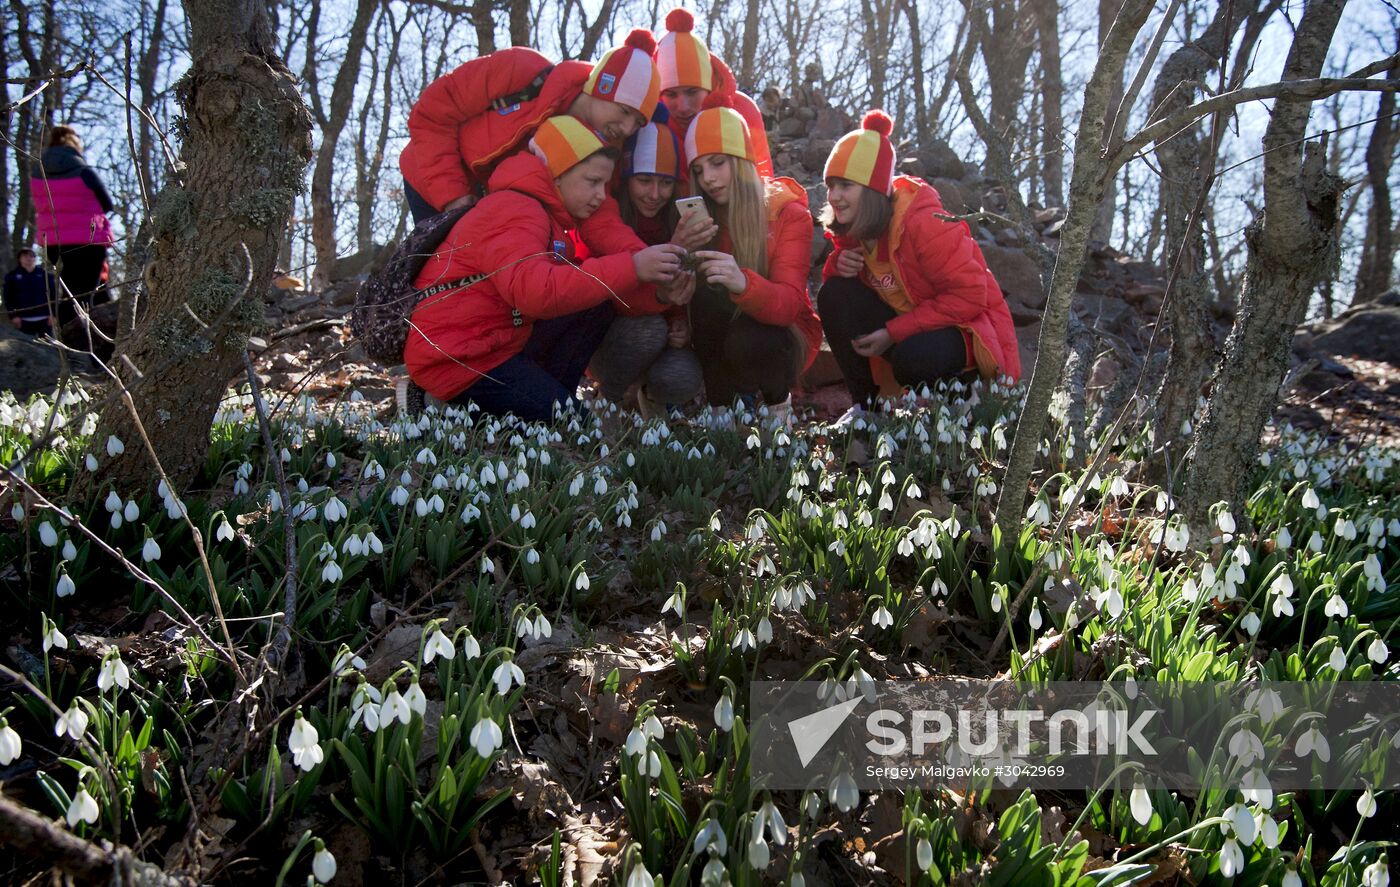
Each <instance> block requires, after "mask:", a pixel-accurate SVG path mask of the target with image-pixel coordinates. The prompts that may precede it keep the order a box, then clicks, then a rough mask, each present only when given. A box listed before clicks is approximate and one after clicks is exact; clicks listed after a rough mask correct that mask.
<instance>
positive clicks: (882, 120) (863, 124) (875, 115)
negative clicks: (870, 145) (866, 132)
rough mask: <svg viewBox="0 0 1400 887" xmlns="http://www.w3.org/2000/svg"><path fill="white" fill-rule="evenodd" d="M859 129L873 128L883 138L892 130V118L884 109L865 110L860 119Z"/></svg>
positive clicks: (887, 136) (888, 135)
mask: <svg viewBox="0 0 1400 887" xmlns="http://www.w3.org/2000/svg"><path fill="white" fill-rule="evenodd" d="M860 128H861V129H873V130H875V131H876V132H878V133H879V134H880V135H882V136H884V137H885V138H889V137H890V133H892V132H894V119H893V118H891V117H890V115H888V114H886V113H885V112H884V111H867V112H865V116H864V117H862V118H861V119H860Z"/></svg>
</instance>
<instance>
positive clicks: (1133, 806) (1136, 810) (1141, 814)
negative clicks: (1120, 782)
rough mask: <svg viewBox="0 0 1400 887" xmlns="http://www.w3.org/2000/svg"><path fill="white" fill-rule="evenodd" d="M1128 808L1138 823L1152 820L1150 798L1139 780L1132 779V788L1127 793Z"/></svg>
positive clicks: (1143, 823) (1142, 823) (1145, 823)
mask: <svg viewBox="0 0 1400 887" xmlns="http://www.w3.org/2000/svg"><path fill="white" fill-rule="evenodd" d="M1128 809H1129V811H1131V812H1132V814H1133V819H1134V820H1136V821H1137V824H1138V825H1147V823H1149V822H1151V821H1152V799H1151V798H1150V797H1148V795H1147V788H1146V786H1144V785H1143V784H1142V783H1141V782H1140V781H1137V780H1134V781H1133V790H1132V791H1131V792H1130V793H1129V794H1128Z"/></svg>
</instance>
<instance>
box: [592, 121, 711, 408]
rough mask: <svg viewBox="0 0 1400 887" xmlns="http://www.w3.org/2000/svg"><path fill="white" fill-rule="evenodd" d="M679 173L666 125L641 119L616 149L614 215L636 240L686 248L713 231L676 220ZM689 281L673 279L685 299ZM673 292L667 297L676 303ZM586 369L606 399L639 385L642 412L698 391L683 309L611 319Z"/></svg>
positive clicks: (704, 222) (695, 219)
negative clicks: (618, 170) (618, 167)
mask: <svg viewBox="0 0 1400 887" xmlns="http://www.w3.org/2000/svg"><path fill="white" fill-rule="evenodd" d="M680 175H681V157H680V145H679V144H678V143H677V142H676V137H675V135H674V134H673V133H672V132H671V130H670V129H668V128H667V127H665V126H663V125H659V124H656V123H649V124H647V125H646V126H644V127H642V128H641V129H639V130H638V131H637V132H636V133H635V134H634V135H633V136H632V137H631V138H630V139H628V140H627V145H626V147H625V148H624V149H623V153H622V178H621V181H620V183H619V185H618V191H617V203H618V208H619V210H620V211H621V214H622V220H623V221H624V222H626V223H627V224H628V225H630V226H631V227H632V229H633V230H634V231H636V232H637V236H638V237H639V238H641V240H642V242H643V243H646V244H657V243H668V242H670V243H675V244H677V245H679V246H681V247H683V248H686V249H691V248H694V247H698V246H700V245H702V244H704V243H706V242H708V241H709V240H710V239H711V238H712V237H713V236H714V234H715V231H716V228H715V225H714V223H713V222H711V221H710V220H708V219H706V218H705V217H704V216H700V215H694V216H691V217H689V218H687V220H686V221H685V223H684V224H678V221H679V219H678V217H677V214H676V206H675V203H674V201H673V198H674V197H675V196H676V193H675V192H676V183H677V181H678V180H679V179H680ZM694 285H695V279H694V276H693V275H692V274H689V273H687V274H684V275H682V277H681V279H680V280H678V282H677V283H676V284H675V286H676V288H677V289H678V290H679V291H681V293H680V294H679V295H683V297H684V298H689V295H690V294H691V293H693V291H694ZM680 300H681V299H680V298H673V301H680ZM588 372H589V375H591V376H592V377H593V378H594V379H596V380H597V381H598V384H599V386H600V387H601V390H602V394H603V396H604V397H605V398H607V399H608V400H610V401H612V402H613V403H621V401H622V397H623V395H624V394H625V393H626V392H627V389H628V388H629V387H630V386H631V385H632V384H633V383H634V382H636V383H639V387H638V389H637V403H638V406H639V407H640V408H641V411H642V414H643V415H644V416H648V417H649V416H652V415H659V414H660V413H661V411H662V409H663V408H664V406H665V405H667V404H673V405H674V404H684V403H687V402H689V401H691V400H693V399H694V398H695V396H696V395H698V394H699V393H700V388H701V385H702V384H703V380H702V378H701V375H700V363H699V361H698V360H696V358H695V352H694V351H692V350H691V349H690V321H689V319H688V318H687V317H686V311H685V308H684V307H673V308H671V309H670V310H669V311H667V312H666V313H665V314H664V315H656V314H648V315H642V316H634V317H618V318H617V319H616V320H614V321H613V323H612V326H611V327H610V328H609V329H608V334H607V336H606V337H604V339H603V343H602V345H600V346H599V348H598V351H597V353H595V354H594V355H593V362H592V363H591V364H589V367H588Z"/></svg>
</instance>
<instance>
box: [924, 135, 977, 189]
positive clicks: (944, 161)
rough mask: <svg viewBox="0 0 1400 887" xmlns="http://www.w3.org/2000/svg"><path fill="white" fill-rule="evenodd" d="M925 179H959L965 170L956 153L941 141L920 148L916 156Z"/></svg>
mask: <svg viewBox="0 0 1400 887" xmlns="http://www.w3.org/2000/svg"><path fill="white" fill-rule="evenodd" d="M916 156H917V157H918V160H919V169H920V170H921V171H922V173H923V177H924V178H926V179H961V178H962V177H963V173H964V172H965V168H964V166H963V162H962V158H961V157H959V156H958V152H956V151H954V150H953V149H952V147H951V146H949V144H948V143H947V142H945V141H942V140H941V139H935V140H934V141H933V142H931V143H930V144H928V145H925V146H924V147H922V148H920V149H919V150H918V153H917V154H916Z"/></svg>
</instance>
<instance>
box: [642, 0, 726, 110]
mask: <svg viewBox="0 0 1400 887" xmlns="http://www.w3.org/2000/svg"><path fill="white" fill-rule="evenodd" d="M694 28H695V15H694V13H692V12H691V11H690V10H688V9H681V8H679V7H677V8H676V9H673V10H671V11H670V12H668V13H667V14H666V36H664V37H662V38H661V42H660V43H658V44H657V46H656V70H657V71H658V72H659V73H660V74H661V88H662V89H663V90H665V89H674V88H675V87H677V86H698V87H700V88H701V89H714V88H715V87H714V82H715V71H714V66H713V65H711V64H710V50H709V48H708V47H706V46H705V41H704V40H701V39H700V38H699V37H697V36H696V35H695V34H694V33H693V31H694Z"/></svg>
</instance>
